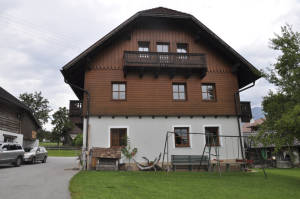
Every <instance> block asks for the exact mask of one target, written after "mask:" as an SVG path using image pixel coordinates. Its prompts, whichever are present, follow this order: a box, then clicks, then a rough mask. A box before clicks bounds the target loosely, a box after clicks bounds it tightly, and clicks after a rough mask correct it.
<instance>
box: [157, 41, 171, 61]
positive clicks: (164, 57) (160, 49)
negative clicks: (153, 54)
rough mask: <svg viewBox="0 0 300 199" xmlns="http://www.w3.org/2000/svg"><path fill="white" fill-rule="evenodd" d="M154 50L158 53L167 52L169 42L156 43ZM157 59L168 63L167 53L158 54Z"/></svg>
mask: <svg viewBox="0 0 300 199" xmlns="http://www.w3.org/2000/svg"><path fill="white" fill-rule="evenodd" d="M156 50H157V52H159V53H168V52H169V44H168V43H157V44H156ZM159 59H160V62H161V63H168V61H169V56H168V55H167V54H163V55H159Z"/></svg>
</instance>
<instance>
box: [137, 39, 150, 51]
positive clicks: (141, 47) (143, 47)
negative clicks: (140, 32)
mask: <svg viewBox="0 0 300 199" xmlns="http://www.w3.org/2000/svg"><path fill="white" fill-rule="evenodd" d="M138 44H139V49H138V50H139V52H149V42H148V41H139V43H138Z"/></svg>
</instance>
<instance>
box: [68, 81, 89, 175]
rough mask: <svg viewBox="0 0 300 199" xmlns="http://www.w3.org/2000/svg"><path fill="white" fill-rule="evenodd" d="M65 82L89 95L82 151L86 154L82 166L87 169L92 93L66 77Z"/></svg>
mask: <svg viewBox="0 0 300 199" xmlns="http://www.w3.org/2000/svg"><path fill="white" fill-rule="evenodd" d="M65 83H67V84H69V85H70V86H73V87H74V88H77V89H78V90H81V91H83V92H84V93H86V95H87V109H86V128H85V141H86V142H85V147H83V148H82V151H83V152H84V155H83V156H82V157H83V167H82V169H83V170H87V152H88V144H89V143H88V140H89V139H88V138H89V137H88V136H89V134H88V132H89V118H90V99H91V95H90V93H89V92H88V91H87V90H85V89H83V88H81V87H79V86H77V85H75V84H71V83H69V82H68V81H67V80H66V79H65Z"/></svg>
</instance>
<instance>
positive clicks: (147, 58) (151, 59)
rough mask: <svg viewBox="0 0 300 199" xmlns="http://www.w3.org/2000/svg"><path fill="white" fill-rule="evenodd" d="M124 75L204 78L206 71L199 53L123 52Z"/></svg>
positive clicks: (201, 55)
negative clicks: (144, 74)
mask: <svg viewBox="0 0 300 199" xmlns="http://www.w3.org/2000/svg"><path fill="white" fill-rule="evenodd" d="M123 69H124V75H125V76H126V75H127V73H128V72H138V73H139V74H140V75H143V73H144V72H153V73H155V74H156V75H158V74H159V73H168V74H170V75H175V74H183V75H186V76H190V75H192V74H198V75H200V76H201V78H202V77H204V76H205V74H206V71H207V64H206V57H205V54H199V53H197V54H196V53H158V52H139V51H125V52H124V68H123Z"/></svg>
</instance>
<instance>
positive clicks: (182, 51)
mask: <svg viewBox="0 0 300 199" xmlns="http://www.w3.org/2000/svg"><path fill="white" fill-rule="evenodd" d="M187 52H188V50H187V44H177V53H180V54H179V55H178V56H177V58H178V59H180V60H182V61H183V60H186V59H187V58H188V57H187V55H183V54H186V53H187Z"/></svg>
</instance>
